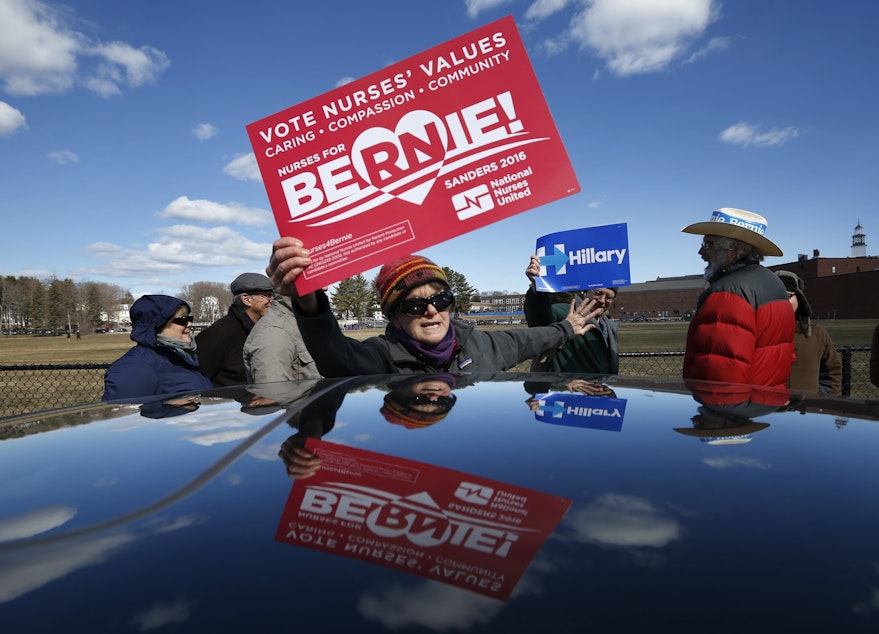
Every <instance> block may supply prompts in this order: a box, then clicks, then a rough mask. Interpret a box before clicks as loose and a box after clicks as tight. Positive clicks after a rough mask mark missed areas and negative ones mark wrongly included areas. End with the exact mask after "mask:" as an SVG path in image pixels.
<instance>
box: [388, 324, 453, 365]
mask: <svg viewBox="0 0 879 634" xmlns="http://www.w3.org/2000/svg"><path fill="white" fill-rule="evenodd" d="M391 332H393V333H394V337H395V338H396V339H397V341H399V342H400V343H402V344H403V347H404V348H406V350H408V351H409V352H411V353H412V354H413V355H415V358H416V359H419V360H420V361H427V362H428V363H429V364H430V365H432V366H433V367H434V368H439V369H443V370H444V369H446V368H448V367H449V364H450V363H451V362H452V357H454V356H455V353H456V352H457V351H458V346H457V340H456V337H455V326H454V325H452V324H449V331H448V332H447V333H446V336H445V337H443V340H442V341H440V342H439V343H438V344H436V345H435V346H430V347H428V346H426V345H424V344H423V343H421V342H420V341H418V340H417V339H413V338H412V337H410V336H409V335H408V334H407V333H406V331H405V330H403V329H402V328H398V327H397V326H392V327H391Z"/></svg>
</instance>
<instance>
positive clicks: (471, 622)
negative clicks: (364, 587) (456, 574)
mask: <svg viewBox="0 0 879 634" xmlns="http://www.w3.org/2000/svg"><path fill="white" fill-rule="evenodd" d="M502 608H503V603H501V602H500V601H497V600H496V599H491V598H489V597H485V596H481V595H478V594H475V593H472V592H470V591H468V590H463V589H461V588H454V587H452V586H448V585H445V584H442V583H438V582H436V581H429V582H426V583H422V584H418V585H416V584H410V585H407V586H406V587H402V586H392V587H390V588H384V589H382V590H376V592H375V593H367V594H365V595H363V596H361V597H360V598H359V599H358V600H357V611H358V612H360V614H361V615H363V617H364V618H367V619H370V620H373V621H378V622H379V623H381V624H382V625H383V626H384V627H386V628H388V629H392V630H396V629H400V628H403V627H411V626H413V625H416V626H421V627H426V628H428V629H431V630H436V631H440V632H442V631H445V630H449V629H456V630H468V629H470V628H472V627H474V626H476V625H480V624H485V623H488V622H490V621H491V620H492V619H493V618H494V617H495V616H496V615H497V613H498V612H500V610H501V609H502Z"/></svg>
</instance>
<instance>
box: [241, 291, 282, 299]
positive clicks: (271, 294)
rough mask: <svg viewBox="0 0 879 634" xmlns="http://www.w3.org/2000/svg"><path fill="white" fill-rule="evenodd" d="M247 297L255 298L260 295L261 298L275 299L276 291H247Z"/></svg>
mask: <svg viewBox="0 0 879 634" xmlns="http://www.w3.org/2000/svg"><path fill="white" fill-rule="evenodd" d="M245 294H246V295H250V296H251V297H253V296H254V295H260V296H261V297H265V298H266V299H275V292H274V291H247V292H246V293H245Z"/></svg>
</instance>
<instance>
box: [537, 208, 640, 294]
mask: <svg viewBox="0 0 879 634" xmlns="http://www.w3.org/2000/svg"><path fill="white" fill-rule="evenodd" d="M536 253H537V256H538V257H539V258H540V277H538V278H536V279H535V280H534V283H535V290H537V291H540V292H546V293H558V292H564V291H580V290H586V289H590V288H610V287H617V286H628V285H629V284H631V283H632V281H631V276H630V274H629V235H628V228H627V225H626V223H622V224H616V225H604V226H600V227H588V228H585V229H573V230H571V231H561V232H559V233H551V234H548V235H545V236H543V237H541V238H538V239H537V251H536Z"/></svg>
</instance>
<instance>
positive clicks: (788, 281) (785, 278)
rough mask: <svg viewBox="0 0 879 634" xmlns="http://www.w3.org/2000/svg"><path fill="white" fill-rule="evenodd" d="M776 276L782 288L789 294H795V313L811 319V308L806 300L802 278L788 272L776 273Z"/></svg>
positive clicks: (804, 284)
mask: <svg viewBox="0 0 879 634" xmlns="http://www.w3.org/2000/svg"><path fill="white" fill-rule="evenodd" d="M776 275H778V277H779V278H781V281H782V282H784V287H785V289H787V291H788V292H789V293H796V295H797V303H798V304H799V308H798V309H797V312H798V313H801V314H803V315H805V316H806V317H811V316H812V307H811V306H810V305H809V300H808V299H806V283H805V282H804V281H803V280H802V278H800V277H799V276H798V275H797V274H796V273H791V272H790V271H776Z"/></svg>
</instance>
